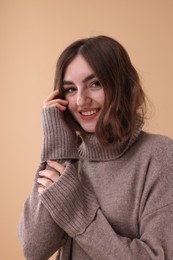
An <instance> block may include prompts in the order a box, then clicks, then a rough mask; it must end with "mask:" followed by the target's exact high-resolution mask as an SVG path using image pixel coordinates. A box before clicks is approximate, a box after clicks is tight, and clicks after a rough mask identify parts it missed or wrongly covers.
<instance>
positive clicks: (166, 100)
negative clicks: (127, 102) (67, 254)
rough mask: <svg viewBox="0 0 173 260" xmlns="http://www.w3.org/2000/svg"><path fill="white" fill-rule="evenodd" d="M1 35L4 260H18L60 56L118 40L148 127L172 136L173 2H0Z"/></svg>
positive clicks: (1, 255)
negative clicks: (135, 75) (137, 82)
mask: <svg viewBox="0 0 173 260" xmlns="http://www.w3.org/2000/svg"><path fill="white" fill-rule="evenodd" d="M0 30H1V31H0V35H1V40H0V54H1V56H0V63H1V64H0V66H1V67H0V72H1V77H0V90H1V91H0V97H1V99H0V116H1V127H0V137H1V141H0V142H1V143H0V144H1V145H0V147H1V176H0V200H1V201H0V210H1V214H0V217H1V220H0V225H1V227H0V230H1V238H0V240H1V241H0V244H1V250H0V259H5V260H12V259H17V260H21V259H24V257H23V256H22V253H21V249H20V246H19V242H18V239H17V236H16V225H17V222H18V218H19V215H20V212H21V208H22V205H23V202H24V200H25V198H26V196H27V195H28V193H29V192H30V190H31V183H32V179H33V174H34V172H35V169H36V167H37V165H38V163H39V160H40V148H41V142H42V131H41V127H40V111H41V107H42V100H43V99H44V98H45V97H46V96H47V95H48V94H49V92H50V91H51V89H52V86H53V77H54V69H55V63H56V59H57V57H58V55H59V54H60V52H61V51H62V50H63V49H64V47H66V46H67V45H68V44H69V43H71V42H72V41H73V40H76V39H78V38H81V37H88V36H95V35H98V34H106V35H109V36H112V37H114V38H116V39H117V40H119V41H120V42H121V43H122V44H123V45H124V46H125V48H126V49H127V50H128V52H129V54H130V57H131V59H132V61H133V63H134V65H135V67H136V68H137V70H138V71H139V73H140V75H141V78H142V82H143V86H144V89H145V90H146V93H147V95H148V96H149V98H150V100H151V102H152V104H153V105H152V114H151V113H150V116H152V117H151V119H150V120H149V121H148V122H147V124H146V128H147V129H148V130H149V131H151V132H154V133H161V134H165V135H168V136H170V137H171V138H173V121H172V113H173V103H172V97H173V51H172V46H173V1H172V0H145V1H143V0H69V1H67V0H1V1H0Z"/></svg>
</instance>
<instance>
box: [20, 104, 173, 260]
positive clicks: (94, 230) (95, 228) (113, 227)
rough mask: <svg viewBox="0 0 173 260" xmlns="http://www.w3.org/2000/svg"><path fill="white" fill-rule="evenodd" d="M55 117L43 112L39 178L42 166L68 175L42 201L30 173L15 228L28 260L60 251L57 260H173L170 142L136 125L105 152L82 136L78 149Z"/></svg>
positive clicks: (57, 115) (172, 144) (51, 111)
mask: <svg viewBox="0 0 173 260" xmlns="http://www.w3.org/2000/svg"><path fill="white" fill-rule="evenodd" d="M60 114H61V113H60V112H59V111H58V110H57V109H56V108H51V109H50V108H49V109H47V108H46V109H44V111H43V118H44V119H43V128H44V146H43V151H42V163H41V165H40V166H39V168H38V171H39V170H40V169H44V168H45V167H46V163H45V161H46V160H47V159H55V160H57V161H58V162H61V163H65V164H66V168H65V171H64V173H63V174H62V176H61V177H60V178H59V179H58V181H57V182H56V183H54V184H53V185H52V186H51V187H49V188H47V189H46V190H45V191H44V192H43V193H42V194H41V195H39V194H38V191H37V188H38V187H37V183H36V180H37V178H38V171H37V173H36V176H35V182H34V185H33V190H32V192H31V194H30V196H29V198H28V199H27V201H26V202H25V206H24V210H23V213H22V216H21V220H20V223H19V227H18V233H19V236H20V240H21V243H22V247H23V250H24V255H25V257H26V259H28V260H44V259H45V260H46V259H49V257H50V256H51V255H52V254H53V253H54V252H55V251H57V250H58V249H60V250H59V251H58V255H59V256H57V259H61V260H70V259H72V260H91V259H93V260H116V259H117V260H125V259H128V260H149V259H150V260H151V259H153V260H156V259H157V260H172V259H173V141H172V140H170V139H169V138H167V137H164V136H159V135H152V134H148V133H146V132H143V131H141V124H137V125H136V129H135V131H134V133H133V135H132V137H131V139H130V140H129V141H127V142H124V143H123V144H119V145H118V144H114V145H112V146H108V147H103V146H101V145H100V144H99V142H98V140H97V138H96V136H95V135H94V134H87V133H86V134H83V135H82V137H81V142H80V144H78V143H77V138H76V136H75V134H74V133H72V131H71V130H70V129H69V127H68V126H67V125H66V123H65V122H64V121H63V118H62V117H61V115H60ZM67 140H68V142H67ZM59 144H60V145H61V146H59ZM71 149H72V150H71Z"/></svg>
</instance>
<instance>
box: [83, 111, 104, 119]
mask: <svg viewBox="0 0 173 260" xmlns="http://www.w3.org/2000/svg"><path fill="white" fill-rule="evenodd" d="M100 109H101V108H96V109H91V110H87V111H86V110H83V111H79V114H80V117H81V118H82V119H83V120H91V119H93V118H95V117H96V116H97V115H98V112H99V111H100Z"/></svg>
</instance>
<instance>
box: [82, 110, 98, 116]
mask: <svg viewBox="0 0 173 260" xmlns="http://www.w3.org/2000/svg"><path fill="white" fill-rule="evenodd" d="M97 111H98V109H94V110H91V111H86V112H81V114H82V115H84V116H90V115H93V114H96V113H97Z"/></svg>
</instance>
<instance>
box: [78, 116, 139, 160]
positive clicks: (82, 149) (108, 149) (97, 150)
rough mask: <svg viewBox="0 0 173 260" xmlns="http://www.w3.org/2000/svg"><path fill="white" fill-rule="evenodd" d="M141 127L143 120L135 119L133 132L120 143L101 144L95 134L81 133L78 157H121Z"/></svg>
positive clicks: (113, 158)
mask: <svg viewBox="0 0 173 260" xmlns="http://www.w3.org/2000/svg"><path fill="white" fill-rule="evenodd" d="M142 127H143V122H142V121H141V120H137V122H136V126H135V129H134V132H133V134H132V136H131V138H129V139H128V140H126V141H124V142H121V143H114V144H110V145H108V146H103V145H102V144H100V142H99V141H98V139H97V137H96V135H95V134H91V133H82V134H81V135H80V138H81V144H80V146H79V157H80V158H81V159H87V160H91V161H103V160H105V161H108V160H115V159H118V158H119V157H121V156H122V155H123V154H124V153H125V152H126V151H127V150H128V149H129V148H130V147H131V146H132V144H133V143H134V142H135V141H136V139H137V138H138V136H139V134H140V132H141V130H142Z"/></svg>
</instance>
